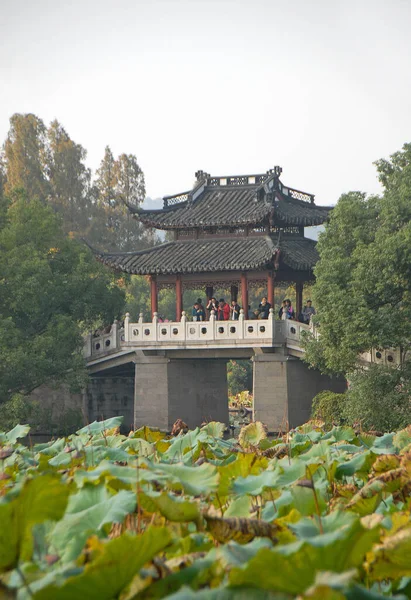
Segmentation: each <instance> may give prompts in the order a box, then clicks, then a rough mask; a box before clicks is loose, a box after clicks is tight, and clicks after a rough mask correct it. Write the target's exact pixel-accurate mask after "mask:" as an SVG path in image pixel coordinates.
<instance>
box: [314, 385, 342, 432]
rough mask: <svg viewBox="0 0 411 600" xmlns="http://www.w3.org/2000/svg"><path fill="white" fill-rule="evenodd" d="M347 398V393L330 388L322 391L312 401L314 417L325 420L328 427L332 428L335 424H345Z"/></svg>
mask: <svg viewBox="0 0 411 600" xmlns="http://www.w3.org/2000/svg"><path fill="white" fill-rule="evenodd" d="M346 400H347V395H346V394H336V393H334V392H330V391H329V390H325V391H323V392H320V393H319V394H317V395H316V396H315V397H314V399H313V402H312V412H311V414H312V417H313V419H319V420H320V421H324V425H325V428H326V429H331V428H332V427H333V426H334V425H343V424H344V422H345V419H344V405H345V403H346Z"/></svg>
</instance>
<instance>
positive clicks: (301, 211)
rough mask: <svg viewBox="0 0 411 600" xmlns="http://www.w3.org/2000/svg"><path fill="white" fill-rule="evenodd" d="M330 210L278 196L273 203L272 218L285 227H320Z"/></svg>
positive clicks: (326, 207) (325, 207)
mask: <svg viewBox="0 0 411 600" xmlns="http://www.w3.org/2000/svg"><path fill="white" fill-rule="evenodd" d="M330 210H331V209H330V207H328V206H317V205H316V204H314V203H311V202H304V201H303V200H296V199H294V198H285V197H284V196H282V195H280V194H279V195H278V196H277V198H276V200H275V202H274V217H277V219H280V220H281V221H283V222H284V223H287V225H297V226H306V227H309V226H313V225H321V224H322V223H324V221H325V220H326V219H327V217H328V213H329V211H330Z"/></svg>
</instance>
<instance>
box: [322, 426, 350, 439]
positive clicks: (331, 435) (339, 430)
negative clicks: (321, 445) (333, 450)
mask: <svg viewBox="0 0 411 600" xmlns="http://www.w3.org/2000/svg"><path fill="white" fill-rule="evenodd" d="M322 439H323V440H324V441H325V440H330V441H332V442H353V441H356V440H357V438H356V435H355V431H354V429H353V428H352V427H345V426H342V427H333V428H332V429H331V431H329V432H328V433H326V434H324V435H323V437H322Z"/></svg>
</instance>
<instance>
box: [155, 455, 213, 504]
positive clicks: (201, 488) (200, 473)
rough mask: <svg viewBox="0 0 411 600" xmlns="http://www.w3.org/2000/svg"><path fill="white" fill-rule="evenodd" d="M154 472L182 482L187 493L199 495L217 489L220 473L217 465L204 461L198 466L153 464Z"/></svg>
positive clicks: (175, 481) (172, 481)
mask: <svg viewBox="0 0 411 600" xmlns="http://www.w3.org/2000/svg"><path fill="white" fill-rule="evenodd" d="M151 468H152V473H153V474H157V473H158V474H159V475H166V476H167V477H168V480H169V481H170V482H171V483H174V484H180V485H181V487H182V488H183V489H184V491H185V492H186V493H187V494H193V495H194V496H198V495H200V494H209V493H210V492H212V491H213V490H215V489H217V486H218V481H219V474H218V472H217V469H216V467H214V466H213V465H210V464H208V463H203V464H202V465H199V466H197V467H188V466H186V465H183V464H174V465H167V464H163V463H162V464H156V465H152V466H151Z"/></svg>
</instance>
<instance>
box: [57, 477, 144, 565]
mask: <svg viewBox="0 0 411 600" xmlns="http://www.w3.org/2000/svg"><path fill="white" fill-rule="evenodd" d="M135 507H136V494H135V493H134V492H128V491H125V490H121V491H120V492H118V493H117V494H115V495H111V494H110V493H109V491H108V490H107V489H106V487H105V486H104V485H98V486H90V485H88V486H85V487H84V488H83V489H81V490H80V491H79V492H77V494H73V495H72V496H71V497H70V499H69V503H68V506H67V510H66V512H65V515H64V517H63V518H62V519H61V521H59V522H58V523H57V524H56V526H55V527H54V529H53V531H52V533H51V535H50V539H51V542H52V544H53V546H54V548H55V549H56V551H57V554H58V555H59V556H61V558H62V559H63V560H64V561H69V560H74V559H75V558H77V556H78V555H79V554H80V552H81V550H82V549H83V547H84V544H85V542H86V540H87V538H88V537H89V536H90V535H93V534H96V535H100V536H101V535H102V534H103V526H104V525H105V524H107V523H121V522H122V521H123V520H124V518H125V516H126V515H127V514H128V513H132V512H133V511H134V510H135Z"/></svg>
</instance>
